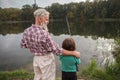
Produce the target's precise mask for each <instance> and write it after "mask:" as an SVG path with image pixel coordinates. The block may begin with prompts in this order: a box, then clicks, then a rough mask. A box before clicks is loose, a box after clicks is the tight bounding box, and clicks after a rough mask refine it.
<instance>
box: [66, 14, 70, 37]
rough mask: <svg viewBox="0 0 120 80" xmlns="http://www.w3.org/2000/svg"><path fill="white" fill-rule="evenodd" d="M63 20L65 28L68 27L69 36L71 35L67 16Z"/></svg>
mask: <svg viewBox="0 0 120 80" xmlns="http://www.w3.org/2000/svg"><path fill="white" fill-rule="evenodd" d="M65 19H66V22H67V27H68V32H69V35H71V31H70V25H69V22H68V18H67V15H66V16H65Z"/></svg>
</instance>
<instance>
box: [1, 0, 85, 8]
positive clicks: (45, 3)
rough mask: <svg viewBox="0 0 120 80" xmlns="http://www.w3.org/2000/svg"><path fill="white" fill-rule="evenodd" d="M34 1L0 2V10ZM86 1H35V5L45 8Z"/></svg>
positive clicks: (9, 0) (10, 0)
mask: <svg viewBox="0 0 120 80" xmlns="http://www.w3.org/2000/svg"><path fill="white" fill-rule="evenodd" d="M34 1H35V0H0V7H2V8H9V7H15V8H22V6H23V5H25V4H29V5H32V4H33V3H34ZM83 1H86V0H36V3H37V5H38V6H39V7H46V6H50V5H51V4H52V3H57V2H58V3H60V4H65V3H70V2H83Z"/></svg>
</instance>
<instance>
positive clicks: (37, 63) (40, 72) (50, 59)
mask: <svg viewBox="0 0 120 80" xmlns="http://www.w3.org/2000/svg"><path fill="white" fill-rule="evenodd" d="M33 67H34V73H35V75H34V80H55V73H56V72H55V71H56V66H55V58H54V55H53V54H52V53H49V54H47V55H44V56H34V59H33Z"/></svg>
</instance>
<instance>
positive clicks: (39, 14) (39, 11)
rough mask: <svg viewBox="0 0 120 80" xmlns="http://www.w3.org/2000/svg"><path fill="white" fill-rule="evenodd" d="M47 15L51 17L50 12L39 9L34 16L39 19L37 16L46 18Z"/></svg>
mask: <svg viewBox="0 0 120 80" xmlns="http://www.w3.org/2000/svg"><path fill="white" fill-rule="evenodd" d="M46 15H49V12H48V11H47V10H45V9H37V10H35V11H34V16H35V17H37V16H46Z"/></svg>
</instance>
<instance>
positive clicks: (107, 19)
mask: <svg viewBox="0 0 120 80" xmlns="http://www.w3.org/2000/svg"><path fill="white" fill-rule="evenodd" d="M88 21H100V22H101V21H105V22H112V21H120V19H113V18H105V19H102V18H98V19H88Z"/></svg>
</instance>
